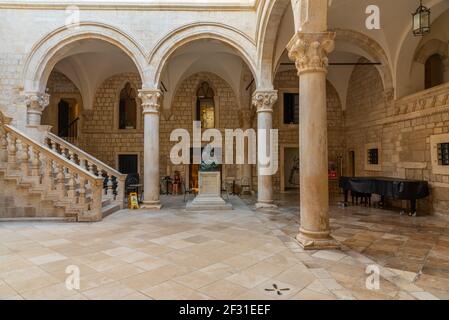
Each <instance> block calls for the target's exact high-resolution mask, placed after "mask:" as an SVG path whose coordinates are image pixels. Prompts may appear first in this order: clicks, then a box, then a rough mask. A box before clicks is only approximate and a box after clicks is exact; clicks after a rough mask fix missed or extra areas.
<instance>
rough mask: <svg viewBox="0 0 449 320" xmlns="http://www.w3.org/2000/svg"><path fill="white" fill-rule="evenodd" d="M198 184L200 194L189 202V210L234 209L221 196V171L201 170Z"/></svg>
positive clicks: (187, 208)
mask: <svg viewBox="0 0 449 320" xmlns="http://www.w3.org/2000/svg"><path fill="white" fill-rule="evenodd" d="M198 185H199V193H198V196H197V197H196V198H195V199H193V201H190V202H189V203H188V204H187V206H186V210H187V211H203V210H232V205H231V204H230V203H227V202H226V201H224V199H223V198H222V197H221V173H220V172H218V171H217V172H199V183H198Z"/></svg>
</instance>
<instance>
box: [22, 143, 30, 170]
mask: <svg viewBox="0 0 449 320" xmlns="http://www.w3.org/2000/svg"><path fill="white" fill-rule="evenodd" d="M20 145H21V155H20V171H21V172H22V174H23V175H24V176H28V175H29V174H30V172H29V169H30V162H29V161H30V146H29V145H28V144H27V143H26V142H24V141H20Z"/></svg>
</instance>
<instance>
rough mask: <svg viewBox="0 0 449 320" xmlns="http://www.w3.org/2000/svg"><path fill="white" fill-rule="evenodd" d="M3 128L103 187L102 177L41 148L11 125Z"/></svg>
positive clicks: (49, 150)
mask: <svg viewBox="0 0 449 320" xmlns="http://www.w3.org/2000/svg"><path fill="white" fill-rule="evenodd" d="M4 127H5V128H6V132H9V133H12V134H14V135H16V136H17V138H18V139H19V140H21V141H23V142H26V143H28V144H30V145H31V146H32V147H33V148H36V149H38V150H39V151H40V152H42V153H44V154H45V155H46V156H48V157H49V158H51V159H52V160H54V161H56V162H62V163H63V164H64V167H66V168H68V169H69V170H73V171H74V172H76V173H77V174H79V175H81V176H82V177H84V178H86V179H89V180H94V181H95V185H98V186H99V185H103V178H102V177H98V176H96V175H94V174H92V173H90V172H89V171H87V170H85V169H83V168H81V167H80V166H78V165H76V164H75V163H73V162H71V161H69V160H68V159H66V158H65V157H63V156H61V155H60V154H58V153H56V152H54V151H53V150H51V149H49V148H46V147H44V146H42V145H41V144H40V143H39V142H37V141H35V140H33V139H32V138H30V137H28V136H26V135H25V134H24V133H23V132H21V131H20V130H18V129H17V128H15V127H13V126H11V125H8V124H5V125H4Z"/></svg>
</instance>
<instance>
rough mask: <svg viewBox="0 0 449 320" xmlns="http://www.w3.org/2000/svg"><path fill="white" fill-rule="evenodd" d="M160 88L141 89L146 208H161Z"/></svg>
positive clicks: (144, 206)
mask: <svg viewBox="0 0 449 320" xmlns="http://www.w3.org/2000/svg"><path fill="white" fill-rule="evenodd" d="M160 97H161V92H160V91H159V90H148V89H142V90H139V98H140V99H141V100H142V109H143V115H144V166H143V167H144V179H143V180H144V181H143V183H144V194H143V199H144V200H143V208H144V209H157V210H158V209H160V208H161V203H160V179H159V108H160V105H159V98H160Z"/></svg>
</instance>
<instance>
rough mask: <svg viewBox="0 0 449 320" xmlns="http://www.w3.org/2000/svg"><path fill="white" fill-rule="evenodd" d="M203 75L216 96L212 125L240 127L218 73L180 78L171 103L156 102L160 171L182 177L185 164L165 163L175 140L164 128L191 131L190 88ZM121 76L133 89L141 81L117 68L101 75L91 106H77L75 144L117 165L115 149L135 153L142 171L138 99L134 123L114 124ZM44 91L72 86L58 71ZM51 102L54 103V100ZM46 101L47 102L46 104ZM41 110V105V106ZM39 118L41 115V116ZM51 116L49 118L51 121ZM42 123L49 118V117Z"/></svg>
mask: <svg viewBox="0 0 449 320" xmlns="http://www.w3.org/2000/svg"><path fill="white" fill-rule="evenodd" d="M203 81H207V82H208V83H209V84H210V86H211V87H212V88H213V90H214V92H215V96H216V99H215V101H216V103H217V105H216V108H217V116H218V119H217V120H218V129H219V130H220V131H221V132H222V134H223V137H224V136H225V135H224V129H236V128H240V118H239V110H240V109H239V106H238V104H237V99H236V97H235V94H234V92H233V91H232V89H231V88H230V86H229V85H228V84H227V83H226V82H225V81H224V80H222V79H221V78H219V77H218V76H216V75H215V74H212V73H197V74H195V75H192V76H190V77H189V78H187V79H185V80H184V81H183V82H182V83H181V84H180V86H179V87H178V88H177V90H176V94H175V97H174V99H173V103H172V106H171V108H168V107H167V106H162V108H161V118H160V174H161V177H163V176H165V175H167V174H173V172H174V170H179V171H181V173H182V175H183V176H184V177H185V176H186V175H187V173H188V171H187V168H186V166H174V165H170V166H169V167H167V160H168V157H169V155H170V150H171V148H172V147H173V146H174V145H175V144H176V142H171V141H170V134H171V132H172V131H173V130H175V129H178V128H183V129H187V130H188V131H189V133H190V135H192V125H193V123H192V122H193V120H194V110H195V109H194V108H195V107H196V92H197V90H198V87H199V85H200V84H201V83H202V82H203ZM127 82H130V83H131V86H132V87H133V88H134V89H136V90H138V88H140V87H141V82H140V78H139V76H138V75H137V74H128V73H125V74H120V75H116V76H113V77H111V78H109V79H107V80H106V81H105V82H104V83H103V84H102V85H101V86H100V87H99V88H98V89H97V92H96V94H95V101H94V103H93V109H92V110H82V129H81V136H80V139H79V145H80V147H81V148H82V149H84V150H85V151H86V152H88V153H90V154H92V155H93V156H94V157H96V158H98V159H99V160H101V161H103V162H105V163H106V164H108V165H110V166H111V167H113V168H117V165H118V164H117V158H118V155H119V154H138V155H139V166H140V172H141V173H143V164H144V161H143V128H142V124H143V115H142V111H141V107H140V100H139V99H138V105H139V107H138V111H137V112H138V115H139V117H140V119H138V123H137V129H126V130H120V129H118V119H117V117H118V103H119V93H120V91H121V90H122V89H123V87H124V86H125V84H126V83H127ZM48 87H49V89H50V93H52V94H58V95H61V96H70V94H72V93H77V89H76V87H75V86H74V85H73V83H71V81H70V80H69V79H67V78H66V77H64V76H63V75H62V74H60V73H56V72H55V73H53V74H52V76H51V78H50V81H49V83H48ZM56 106H57V105H56ZM50 108H51V106H50V107H49V108H48V110H50ZM46 112H47V111H46ZM44 118H45V117H44ZM53 122H54V121H53ZM46 124H53V125H54V123H52V122H51V121H50V122H46ZM239 167H240V166H237V165H229V166H225V167H224V175H225V177H233V178H238V177H240V174H241V173H240V171H239V169H240V168H239Z"/></svg>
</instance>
